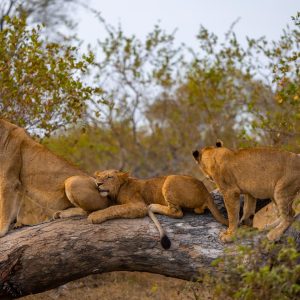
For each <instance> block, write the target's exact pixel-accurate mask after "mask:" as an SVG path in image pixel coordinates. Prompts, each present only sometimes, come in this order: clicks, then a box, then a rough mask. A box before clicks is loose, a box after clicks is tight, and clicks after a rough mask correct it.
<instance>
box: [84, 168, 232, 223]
mask: <svg viewBox="0 0 300 300" xmlns="http://www.w3.org/2000/svg"><path fill="white" fill-rule="evenodd" d="M95 177H96V181H97V183H98V186H99V191H100V193H102V195H108V196H109V197H110V198H111V199H112V200H114V201H115V202H116V204H117V205H114V206H111V207H109V208H106V209H104V210H102V211H98V212H93V213H91V214H90V215H89V217H88V219H89V220H90V221H91V222H93V223H101V222H104V221H106V220H108V219H114V218H138V217H144V216H146V215H147V210H148V208H149V209H150V210H151V211H152V212H154V213H159V214H164V215H167V216H170V217H173V218H181V217H182V215H183V213H182V210H181V209H182V208H190V209H194V211H195V212H196V213H203V211H204V209H205V208H209V210H210V211H211V212H212V214H213V215H214V217H215V218H216V219H217V221H219V222H221V223H223V224H228V222H227V220H226V219H225V218H224V217H223V216H222V214H221V213H220V212H219V210H218V208H217V207H216V205H215V204H214V202H213V199H212V197H211V195H210V193H209V192H208V191H207V189H206V188H205V186H204V184H203V183H202V182H201V181H199V180H198V179H196V178H193V177H191V176H184V175H169V176H162V177H156V178H150V179H137V178H132V177H129V176H128V173H123V172H120V171H117V170H107V171H102V172H101V171H98V172H95Z"/></svg>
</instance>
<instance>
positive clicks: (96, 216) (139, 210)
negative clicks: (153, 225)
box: [88, 202, 148, 223]
mask: <svg viewBox="0 0 300 300" xmlns="http://www.w3.org/2000/svg"><path fill="white" fill-rule="evenodd" d="M147 213H148V209H147V206H146V204H145V203H144V202H135V203H126V204H121V205H113V206H110V207H108V208H105V209H102V210H98V211H95V212H92V213H91V214H89V216H88V221H89V222H90V223H102V222H104V221H106V220H110V219H118V218H128V219H133V218H142V217H145V216H146V215H147Z"/></svg>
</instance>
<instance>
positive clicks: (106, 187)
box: [94, 170, 129, 198]
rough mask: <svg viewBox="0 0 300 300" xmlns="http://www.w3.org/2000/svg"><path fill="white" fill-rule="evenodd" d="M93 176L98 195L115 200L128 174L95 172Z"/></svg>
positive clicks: (107, 171)
mask: <svg viewBox="0 0 300 300" xmlns="http://www.w3.org/2000/svg"><path fill="white" fill-rule="evenodd" d="M94 176H95V178H96V185H97V187H98V190H99V192H100V195H101V196H103V197H107V196H110V197H113V198H116V197H117V195H118V193H119V190H120V187H121V186H122V185H123V184H124V183H125V182H126V181H127V179H128V176H129V174H128V173H127V172H121V171H119V170H105V171H96V172H95V173H94Z"/></svg>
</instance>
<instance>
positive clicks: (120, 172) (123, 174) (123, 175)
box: [118, 171, 129, 180]
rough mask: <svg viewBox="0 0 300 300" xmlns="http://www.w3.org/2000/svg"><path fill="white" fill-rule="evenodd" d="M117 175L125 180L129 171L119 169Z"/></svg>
mask: <svg viewBox="0 0 300 300" xmlns="http://www.w3.org/2000/svg"><path fill="white" fill-rule="evenodd" d="M118 175H119V176H120V177H121V178H122V179H124V180H127V179H128V177H129V172H122V171H119V172H118Z"/></svg>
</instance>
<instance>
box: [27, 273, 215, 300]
mask: <svg viewBox="0 0 300 300" xmlns="http://www.w3.org/2000/svg"><path fill="white" fill-rule="evenodd" d="M21 299H22V300H50V299H75V300H76V299H80V300H84V299H89V300H94V299H101V300H129V299H130V300H144V299H145V300H148V299H151V300H152V299H155V300H168V299H172V300H173V299H174V300H185V299H187V300H197V299H202V300H206V299H212V298H210V297H209V296H208V293H207V292H203V288H202V287H201V285H200V284H199V283H192V282H189V281H185V280H180V279H175V278H170V277H166V276H163V275H158V274H150V273H143V272H111V273H105V274H99V275H91V276H88V277H86V278H83V279H79V280H76V281H73V282H69V283H67V284H65V285H63V286H60V287H58V288H56V289H53V290H50V291H47V292H44V293H40V294H36V295H31V296H27V297H23V298H21Z"/></svg>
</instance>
